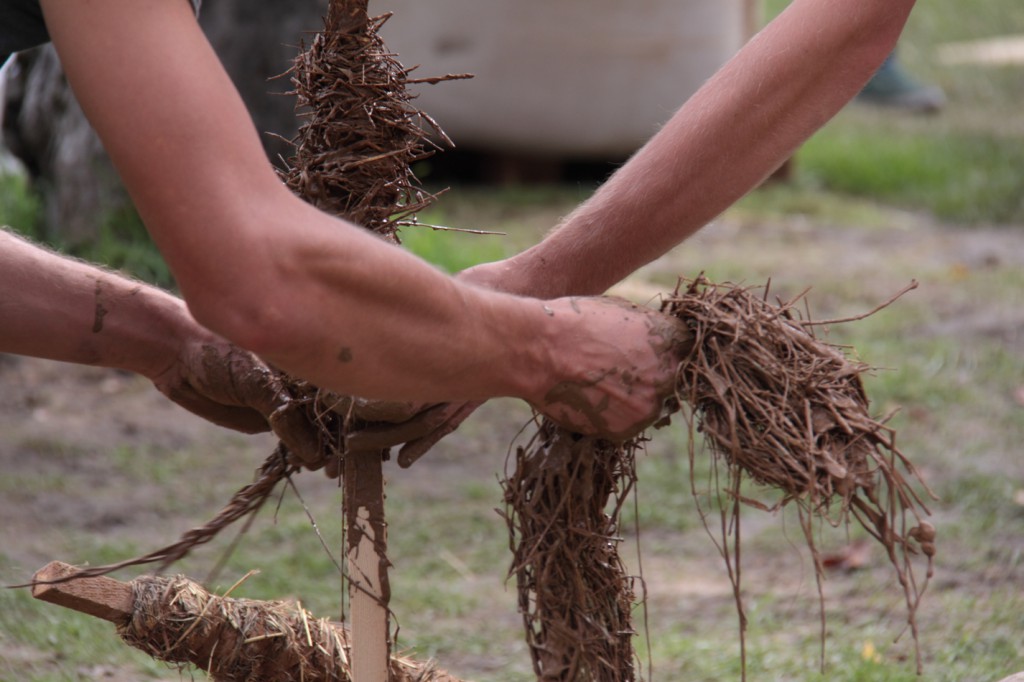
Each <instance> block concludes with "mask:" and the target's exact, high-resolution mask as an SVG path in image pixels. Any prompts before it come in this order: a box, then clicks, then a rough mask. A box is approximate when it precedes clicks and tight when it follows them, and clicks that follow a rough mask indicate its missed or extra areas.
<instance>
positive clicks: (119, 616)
mask: <svg viewBox="0 0 1024 682" xmlns="http://www.w3.org/2000/svg"><path fill="white" fill-rule="evenodd" d="M75 570H76V569H75V567H74V566H71V565H70V564H66V563H64V562H62V561H51V562H50V563H48V564H47V565H46V566H43V567H42V568H41V569H39V570H38V571H36V574H35V575H34V576H32V581H33V583H35V584H33V585H32V596H33V597H35V598H36V599H40V600H42V601H45V602H49V603H51V604H57V605H58V606H63V607H65V608H69V609H73V610H75V611H78V612H80V613H85V614H88V615H90V616H95V617H96V618H102V619H103V620H107V621H110V622H111V623H123V622H125V621H126V620H128V619H129V618H130V617H131V615H132V609H133V606H134V604H135V597H134V595H133V594H132V586H131V585H130V584H128V583H123V582H121V581H119V580H115V579H113V578H108V577H106V576H100V577H96V578H77V579H73V580H68V581H67V582H60V583H51V584H47V581H53V580H59V579H61V578H66V577H67V576H69V575H73V574H74V573H75Z"/></svg>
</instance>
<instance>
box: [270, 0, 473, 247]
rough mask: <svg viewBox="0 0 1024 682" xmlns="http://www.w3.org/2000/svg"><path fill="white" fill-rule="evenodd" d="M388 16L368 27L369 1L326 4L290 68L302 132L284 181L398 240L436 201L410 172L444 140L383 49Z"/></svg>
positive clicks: (315, 202) (403, 72) (305, 195)
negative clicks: (319, 25) (317, 29)
mask: <svg viewBox="0 0 1024 682" xmlns="http://www.w3.org/2000/svg"><path fill="white" fill-rule="evenodd" d="M389 17H390V15H384V16H380V17H376V18H372V19H371V18H370V17H369V16H368V15H367V11H366V2H365V0H362V1H354V2H338V1H335V2H332V3H331V4H330V7H329V9H328V13H327V17H326V19H325V21H324V24H325V25H324V30H323V31H322V32H321V33H318V34H317V35H316V36H315V37H314V39H313V43H312V45H310V47H309V49H308V50H305V51H304V52H302V53H301V54H300V55H299V57H298V58H297V59H296V61H295V64H294V66H293V67H292V69H291V71H290V72H289V73H290V74H291V79H292V84H293V85H294V87H295V89H294V94H295V96H296V98H297V109H298V110H300V111H301V113H300V114H299V115H300V117H303V118H305V119H306V120H305V123H304V124H303V125H302V127H301V128H300V129H299V132H298V135H297V136H296V138H295V139H294V140H292V143H293V144H294V146H295V155H294V157H292V158H291V159H289V161H288V165H287V167H286V169H285V171H284V172H283V175H284V177H285V181H286V182H287V183H288V186H289V187H290V188H291V189H292V191H294V192H295V193H296V194H298V195H299V196H301V197H303V198H305V199H306V200H307V201H309V202H310V203H312V204H313V205H314V206H317V207H318V208H321V209H323V210H324V211H327V212H328V213H331V214H333V215H339V216H345V217H346V218H348V219H349V220H351V221H353V222H355V223H356V224H358V225H363V226H366V227H367V228H369V229H371V230H373V231H374V232H377V233H378V234H381V235H382V236H384V237H385V238H387V239H389V240H391V241H395V242H397V241H398V234H397V228H398V226H400V225H402V224H406V221H407V220H408V219H409V217H410V216H413V215H415V214H416V213H417V212H418V211H420V210H422V209H423V208H425V207H427V206H428V205H429V204H430V203H431V202H432V201H433V199H434V198H435V197H434V196H433V195H431V194H429V193H427V192H425V191H424V190H423V189H422V188H421V187H420V185H419V182H418V181H417V179H416V177H415V175H413V172H412V169H411V166H412V164H413V163H415V162H416V161H419V160H421V159H424V158H426V157H428V156H430V155H431V154H433V153H434V151H435V149H436V148H435V147H434V146H433V144H432V143H431V142H430V139H431V138H432V137H434V138H438V139H440V140H442V141H445V142H448V143H449V144H450V142H449V141H448V138H447V137H446V136H445V135H444V133H443V132H442V131H441V129H440V127H439V126H438V125H437V124H436V123H435V122H434V121H433V119H431V118H430V117H429V116H428V115H426V114H425V113H423V112H422V111H420V110H418V109H416V108H415V107H414V106H412V100H413V96H412V95H411V94H410V93H409V92H408V91H407V89H406V86H407V85H409V84H410V83H422V82H432V83H433V82H439V81H443V80H451V79H454V78H465V77H467V76H465V75H448V76H442V77H439V78H426V79H411V78H410V77H409V74H410V71H411V69H406V68H405V67H404V66H402V65H401V64H400V63H399V62H398V60H397V59H395V55H393V54H392V53H390V52H389V51H388V50H387V48H386V46H385V45H384V42H383V41H382V40H381V38H380V36H379V34H378V30H379V29H380V27H381V26H382V25H383V24H384V22H385V21H387V19H388V18H389Z"/></svg>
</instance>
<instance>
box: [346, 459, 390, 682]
mask: <svg viewBox="0 0 1024 682" xmlns="http://www.w3.org/2000/svg"><path fill="white" fill-rule="evenodd" d="M344 480H345V500H344V506H345V526H346V535H347V543H346V545H347V546H346V548H345V553H346V557H347V559H348V582H349V586H348V589H349V604H350V605H351V611H352V651H351V661H352V678H353V679H354V680H358V681H359V682H387V680H388V669H389V668H388V661H389V660H390V656H391V654H390V645H391V632H390V627H389V625H388V613H389V611H388V602H389V601H390V599H391V586H390V583H389V581H388V568H389V567H390V564H389V562H388V560H387V542H388V536H387V523H386V521H385V519H384V472H383V453H381V452H361V453H348V455H346V457H345V479H344Z"/></svg>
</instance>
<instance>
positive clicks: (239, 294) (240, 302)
mask: <svg viewBox="0 0 1024 682" xmlns="http://www.w3.org/2000/svg"><path fill="white" fill-rule="evenodd" d="M262 284H263V283H261V285H256V286H249V285H246V286H239V287H231V288H230V289H228V290H220V291H218V290H216V289H214V288H209V289H205V290H203V291H200V292H197V293H195V294H193V295H187V294H186V296H185V302H186V303H187V305H188V309H189V312H190V313H191V314H192V316H193V317H194V318H195V320H196V321H197V322H198V323H199V324H201V325H202V326H204V327H206V328H207V329H209V330H210V331H212V332H214V333H216V334H218V335H220V336H222V337H224V338H225V339H227V340H228V341H230V342H231V343H233V344H235V345H236V346H239V347H241V348H244V349H246V350H248V351H250V352H252V353H255V354H256V355H258V356H260V357H265V358H266V357H275V356H279V355H280V354H281V353H282V352H283V351H284V348H283V344H284V343H285V342H286V341H287V339H288V338H289V337H290V336H291V335H290V334H288V333H286V331H284V330H287V329H288V328H289V324H290V323H289V321H288V320H287V319H286V315H284V314H283V313H282V312H281V311H283V310H287V308H285V307H283V306H281V305H279V304H278V303H277V301H278V300H280V299H281V295H280V293H277V294H275V295H273V296H269V295H267V294H266V293H265V292H267V291H276V292H281V291H282V289H281V288H279V287H275V286H274V285H273V284H272V283H271V284H270V286H263V285H262Z"/></svg>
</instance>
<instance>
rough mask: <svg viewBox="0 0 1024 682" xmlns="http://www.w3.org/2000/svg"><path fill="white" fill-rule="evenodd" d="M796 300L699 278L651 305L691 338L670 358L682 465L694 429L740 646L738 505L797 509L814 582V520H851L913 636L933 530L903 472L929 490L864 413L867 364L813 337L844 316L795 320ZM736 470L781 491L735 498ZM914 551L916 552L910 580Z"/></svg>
mask: <svg viewBox="0 0 1024 682" xmlns="http://www.w3.org/2000/svg"><path fill="white" fill-rule="evenodd" d="M913 286H916V285H913V284H912V285H911V287H913ZM901 293H902V292H901ZM801 298H802V297H797V299H796V300H793V301H789V302H787V303H779V304H773V303H770V302H769V301H768V300H767V290H765V291H764V292H763V293H762V295H761V296H758V295H756V293H755V291H754V289H753V288H749V287H740V286H733V285H715V284H712V283H710V282H708V281H707V280H706V279H704V278H703V277H701V278H698V279H697V280H695V281H692V282H689V284H687V285H685V286H684V284H683V283H681V284H680V287H679V288H677V290H676V292H675V293H674V294H673V295H672V296H670V297H669V298H668V299H667V300H666V301H665V302H664V305H663V312H666V313H668V314H670V315H675V316H676V317H678V318H679V319H680V320H682V321H683V322H684V323H685V324H686V325H687V326H688V327H689V329H690V330H691V332H692V334H693V337H694V344H693V348H692V350H691V352H690V354H689V356H688V357H686V358H684V360H683V362H682V363H681V364H680V366H679V374H678V390H677V397H678V399H679V401H680V402H681V403H685V404H686V405H688V408H689V409H688V418H689V424H690V431H691V439H690V441H691V444H690V450H691V451H690V455H691V462H692V461H693V456H694V442H695V441H696V439H695V438H693V437H692V436H694V435H695V434H696V432H700V433H701V434H703V436H704V441H705V443H706V444H707V446H708V447H709V449H710V452H711V455H712V466H713V472H712V475H711V480H712V481H713V485H717V487H718V489H719V493H723V492H724V495H725V498H723V499H722V504H721V509H722V514H723V524H722V528H723V538H722V544H720V545H719V549H720V550H721V552H722V554H723V557H724V558H725V560H726V563H727V566H728V568H729V574H730V577H731V579H732V581H733V586H734V588H735V592H736V599H737V605H738V607H739V610H740V622H741V646H742V631H743V626H744V624H745V619H744V616H743V607H742V602H741V601H740V599H739V582H740V561H739V560H740V556H739V537H740V532H739V516H738V512H739V508H740V505H750V506H754V507H757V508H760V509H765V510H769V509H770V510H774V509H777V508H780V507H782V506H784V505H787V504H790V503H793V504H796V505H797V507H798V509H799V514H800V519H801V523H802V527H803V531H804V535H805V538H806V541H807V543H808V546H809V548H810V550H811V554H812V556H813V558H814V565H815V571H816V575H817V578H818V584H819V590H820V589H821V579H822V575H823V571H824V569H823V566H822V562H821V558H820V556H819V554H818V552H817V550H816V548H815V544H814V533H813V524H812V522H813V520H814V519H823V520H825V521H827V522H829V523H831V524H832V525H836V526H838V525H842V524H846V523H848V522H849V520H850V519H851V518H853V519H855V520H856V521H857V522H858V523H859V524H860V525H861V526H862V527H863V528H864V529H866V531H867V532H868V533H869V534H870V535H872V536H873V537H874V538H875V539H876V540H877V541H878V542H879V543H881V544H882V546H883V547H885V549H886V552H887V554H888V557H889V559H890V561H891V563H892V565H893V567H894V568H895V571H896V577H897V579H898V581H899V583H900V585H901V587H902V589H903V592H904V596H905V599H906V605H907V611H908V623H909V626H910V629H911V632H912V634H913V637H914V641H915V644H916V642H917V624H916V620H915V613H916V610H917V606H918V603H919V601H920V598H921V595H922V593H923V592H924V589H925V587H926V586H927V578H928V577H930V575H931V572H932V558H933V556H934V554H935V544H934V541H935V531H934V528H933V527H932V526H931V525H930V524H928V523H927V522H926V521H924V519H923V517H924V516H926V515H928V514H929V513H930V512H929V510H928V508H927V506H926V505H925V504H924V502H923V501H922V499H921V498H920V496H918V494H917V493H915V491H914V488H913V486H912V483H911V481H913V480H914V479H916V481H917V483H918V484H920V485H921V486H922V487H923V488H924V489H925V490H926V491H927V492H928V493H929V494H931V491H929V490H927V486H926V485H925V484H924V483H923V481H921V479H920V477H919V476H918V474H917V472H916V471H915V469H914V467H913V465H912V464H911V462H910V461H909V460H908V459H907V458H906V457H905V456H904V455H903V453H902V452H900V449H899V448H898V447H897V446H896V438H895V433H894V432H893V431H892V430H891V429H890V428H888V427H886V426H885V420H884V419H883V420H881V421H880V420H877V419H875V418H873V417H871V416H870V414H869V409H868V399H867V396H866V394H865V392H864V387H863V384H862V382H861V375H862V374H863V373H864V372H865V371H867V370H869V369H870V368H869V367H867V366H866V365H864V364H862V363H860V362H855V361H852V360H850V359H849V358H848V357H847V356H846V354H845V353H844V352H843V350H842V349H841V348H839V347H836V346H833V345H830V344H828V343H825V342H823V341H821V340H819V339H818V338H816V337H815V335H814V330H815V328H816V327H820V326H822V325H825V324H835V323H839V322H844V321H850V320H833V321H830V322H827V323H826V322H813V321H810V320H806V319H802V318H801V316H800V314H799V311H797V310H796V309H795V307H794V306H795V304H796V303H797V302H798V301H799V300H800V299H801ZM886 305H888V304H886ZM883 307H884V306H883ZM861 317H863V316H861ZM852 319H860V318H852ZM744 478H750V479H752V480H753V481H754V482H755V483H757V484H759V485H761V486H764V487H767V488H771V489H774V490H777V491H781V494H782V497H781V499H779V500H777V501H776V502H775V503H774V504H772V505H766V504H764V503H762V502H759V501H757V500H754V499H752V498H751V497H748V496H745V495H744V492H743V489H742V483H743V480H744ZM694 492H695V495H696V493H697V491H696V482H695V481H694ZM730 535H731V537H732V538H733V543H732V546H731V547H730V543H729V539H728V537H729V536H730ZM915 555H924V557H925V558H926V559H927V576H926V578H925V580H924V581H923V582H921V583H919V582H918V580H917V578H916V577H915V573H914V566H913V563H912V557H914V556H915ZM918 667H919V668H920V653H919V652H918Z"/></svg>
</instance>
